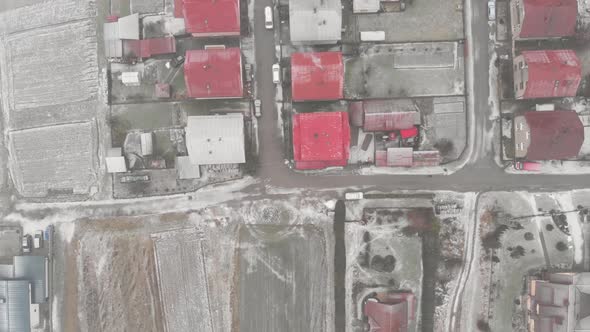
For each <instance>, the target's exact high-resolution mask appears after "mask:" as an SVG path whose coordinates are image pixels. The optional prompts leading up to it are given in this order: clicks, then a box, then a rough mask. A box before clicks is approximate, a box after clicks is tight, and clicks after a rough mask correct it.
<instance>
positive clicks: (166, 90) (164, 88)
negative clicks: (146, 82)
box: [154, 83, 170, 98]
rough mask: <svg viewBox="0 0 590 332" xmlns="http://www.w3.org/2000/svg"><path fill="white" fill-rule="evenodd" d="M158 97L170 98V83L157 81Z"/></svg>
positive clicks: (156, 93) (156, 91) (156, 92)
mask: <svg viewBox="0 0 590 332" xmlns="http://www.w3.org/2000/svg"><path fill="white" fill-rule="evenodd" d="M154 93H155V95H156V98H170V84H168V83H157V84H156V90H155V92H154Z"/></svg>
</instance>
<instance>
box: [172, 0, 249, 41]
mask: <svg viewBox="0 0 590 332" xmlns="http://www.w3.org/2000/svg"><path fill="white" fill-rule="evenodd" d="M182 14H183V16H184V24H185V26H186V32H188V33H191V34H192V35H193V36H195V37H213V36H239V35H240V1H239V0H184V1H183V10H182Z"/></svg>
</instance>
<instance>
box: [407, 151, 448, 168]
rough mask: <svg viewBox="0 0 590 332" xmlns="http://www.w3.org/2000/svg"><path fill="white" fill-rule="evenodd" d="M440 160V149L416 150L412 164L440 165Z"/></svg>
mask: <svg viewBox="0 0 590 332" xmlns="http://www.w3.org/2000/svg"><path fill="white" fill-rule="evenodd" d="M440 161H441V158H440V152H439V151H438V150H433V151H414V160H413V162H412V166H414V167H423V166H438V165H439V164H440Z"/></svg>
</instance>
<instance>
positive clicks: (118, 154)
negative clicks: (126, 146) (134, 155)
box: [105, 148, 127, 173]
mask: <svg viewBox="0 0 590 332" xmlns="http://www.w3.org/2000/svg"><path fill="white" fill-rule="evenodd" d="M105 160H106V164H107V172H108V173H124V172H127V164H126V163H125V157H123V155H122V148H110V149H109V150H108V151H107V157H106V159H105Z"/></svg>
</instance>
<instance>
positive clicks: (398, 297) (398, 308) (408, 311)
mask: <svg viewBox="0 0 590 332" xmlns="http://www.w3.org/2000/svg"><path fill="white" fill-rule="evenodd" d="M415 305H416V301H415V297H414V295H413V294H411V293H390V294H384V293H378V294H377V295H376V296H375V297H373V298H371V299H367V300H366V301H365V303H364V304H363V314H364V315H365V316H366V317H367V319H368V321H369V332H407V331H408V323H409V321H413V320H414V319H415V312H414V311H415V309H416V308H415Z"/></svg>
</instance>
